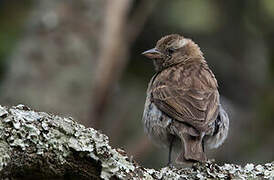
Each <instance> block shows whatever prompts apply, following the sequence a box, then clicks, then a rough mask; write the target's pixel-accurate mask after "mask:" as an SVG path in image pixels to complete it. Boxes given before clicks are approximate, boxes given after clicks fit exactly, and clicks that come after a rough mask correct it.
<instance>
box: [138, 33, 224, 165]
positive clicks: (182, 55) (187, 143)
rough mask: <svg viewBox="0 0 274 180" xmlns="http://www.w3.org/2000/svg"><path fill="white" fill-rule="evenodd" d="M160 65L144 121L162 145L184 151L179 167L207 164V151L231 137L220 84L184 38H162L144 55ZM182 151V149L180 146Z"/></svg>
mask: <svg viewBox="0 0 274 180" xmlns="http://www.w3.org/2000/svg"><path fill="white" fill-rule="evenodd" d="M142 54H143V55H145V56H146V57H148V58H150V59H152V60H153V62H154V66H155V69H156V74H155V75H154V76H153V77H152V79H151V80H150V83H149V86H148V90H147V98H146V102H145V109H144V114H143V121H144V126H145V131H146V133H147V134H148V135H149V137H150V138H151V139H152V140H153V141H155V142H156V143H157V144H159V145H162V146H164V147H168V148H169V155H168V165H171V152H172V147H173V145H175V147H178V146H177V145H181V147H183V148H182V150H181V153H180V154H179V155H178V157H177V159H176V162H177V163H183V162H205V161H206V160H207V157H206V155H205V153H204V145H206V146H207V147H209V148H217V147H219V146H220V145H221V144H222V143H223V142H224V140H225V139H226V137H227V133H228V128H229V119H228V116H227V113H226V112H225V111H224V109H223V108H222V106H221V105H220V102H219V92H218V89H217V88H218V84H217V80H216V79H215V76H214V74H213V73H212V71H211V70H210V69H209V67H208V65H207V62H206V61H205V59H204V57H203V53H202V52H201V50H200V48H199V46H198V45H197V44H195V43H194V42H193V41H192V40H191V39H187V38H184V37H183V36H180V35H178V34H172V35H167V36H165V37H163V38H161V39H160V40H159V41H158V42H157V44H156V47H155V48H153V49H150V50H148V51H145V52H143V53H142ZM179 147H180V146H179Z"/></svg>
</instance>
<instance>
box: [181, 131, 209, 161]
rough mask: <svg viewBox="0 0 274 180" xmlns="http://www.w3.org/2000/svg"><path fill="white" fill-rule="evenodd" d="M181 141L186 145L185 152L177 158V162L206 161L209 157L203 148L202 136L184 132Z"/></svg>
mask: <svg viewBox="0 0 274 180" xmlns="http://www.w3.org/2000/svg"><path fill="white" fill-rule="evenodd" d="M181 141H182V143H183V146H184V152H181V153H180V154H179V156H178V157H177V159H176V162H177V163H185V162H205V161H206V160H207V157H206V155H205V153H204V150H203V145H202V138H201V137H200V136H198V137H194V136H190V135H188V134H183V135H182V137H181Z"/></svg>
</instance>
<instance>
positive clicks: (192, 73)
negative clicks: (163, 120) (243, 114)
mask: <svg viewBox="0 0 274 180" xmlns="http://www.w3.org/2000/svg"><path fill="white" fill-rule="evenodd" d="M150 91H151V94H152V99H153V102H154V103H155V105H156V106H157V107H158V108H159V109H161V110H162V111H163V112H164V113H166V114H167V115H169V116H170V117H172V118H174V119H176V120H178V121H181V122H184V123H187V124H190V125H192V126H193V127H194V128H196V129H197V130H200V131H204V130H205V129H206V128H207V126H208V124H210V123H211V122H213V121H214V120H215V119H216V117H217V112H218V107H219V93H218V90H217V81H216V79H215V77H214V75H213V73H212V72H211V70H210V69H209V68H208V66H207V65H206V64H201V63H200V64H199V63H198V64H190V65H189V66H186V65H184V66H179V67H178V66H177V67H171V68H169V69H166V70H164V71H162V72H161V73H159V74H158V75H157V76H156V77H155V79H154V81H153V82H151V85H150Z"/></svg>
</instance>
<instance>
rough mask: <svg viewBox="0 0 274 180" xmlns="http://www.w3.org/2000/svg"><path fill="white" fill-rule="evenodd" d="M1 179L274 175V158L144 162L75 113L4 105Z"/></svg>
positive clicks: (0, 111) (0, 108) (0, 126)
mask: <svg viewBox="0 0 274 180" xmlns="http://www.w3.org/2000/svg"><path fill="white" fill-rule="evenodd" d="M0 119H1V121H0V178H1V179H3V178H13V179H22V178H26V179H27V178H45V179H46V178H57V177H58V178H60V179H63V178H67V177H70V178H71V179H74V178H75V179H76V178H81V179H110V178H111V177H115V178H118V179H182V178H184V179H193V178H199V179H216V178H219V179H226V178H274V163H267V164H264V165H253V164H247V165H246V166H245V167H241V166H238V165H233V164H225V165H223V166H219V165H217V164H215V163H212V162H207V163H205V164H194V165H193V166H192V167H190V168H180V169H177V168H173V169H170V168H169V167H164V168H162V169H160V170H154V169H148V168H144V167H141V166H140V165H138V164H137V163H136V162H134V161H132V160H131V158H128V156H127V155H126V153H125V152H124V151H123V150H121V149H114V148H112V147H111V146H110V145H109V140H108V137H107V136H106V135H104V134H102V133H100V132H98V131H96V130H94V129H93V128H85V127H84V126H83V125H81V124H78V123H77V122H75V121H74V120H73V119H72V118H70V117H69V118H67V117H65V118H62V117H59V116H56V115H51V114H48V113H45V112H36V111H34V110H31V109H30V108H28V107H26V106H24V105H18V106H15V107H11V108H7V107H3V106H0Z"/></svg>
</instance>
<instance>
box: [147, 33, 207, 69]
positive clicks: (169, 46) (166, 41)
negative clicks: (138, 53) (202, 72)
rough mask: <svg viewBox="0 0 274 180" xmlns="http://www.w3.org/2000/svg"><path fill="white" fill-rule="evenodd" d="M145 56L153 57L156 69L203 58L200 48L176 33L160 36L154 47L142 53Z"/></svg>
mask: <svg viewBox="0 0 274 180" xmlns="http://www.w3.org/2000/svg"><path fill="white" fill-rule="evenodd" d="M142 54H143V55H145V56H146V57H147V58H150V59H153V61H154V66H155V69H156V71H162V70H163V69H166V68H168V67H170V66H173V65H176V64H178V63H181V62H184V61H187V60H189V59H196V58H198V59H203V53H202V52H201V51H200V48H199V46H198V45H197V44H195V43H194V42H193V41H192V40H191V39H187V38H184V37H183V36H180V35H178V34H171V35H167V36H164V37H162V38H161V39H160V40H159V41H158V42H157V44H156V46H155V48H152V49H149V50H147V51H145V52H143V53H142Z"/></svg>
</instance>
